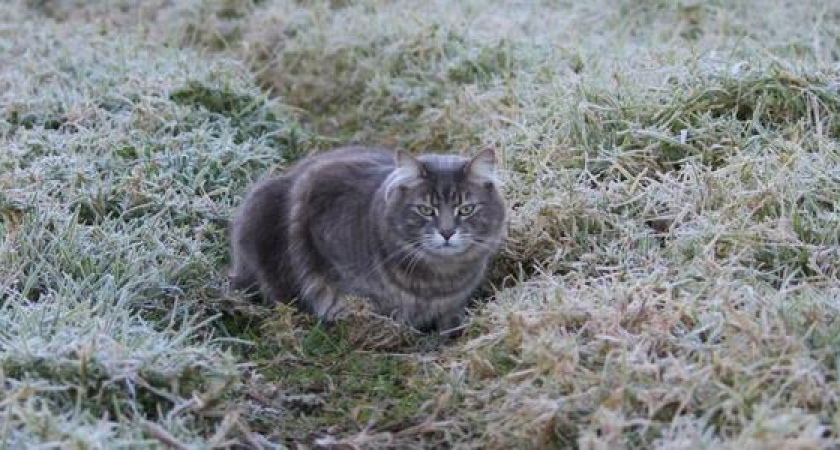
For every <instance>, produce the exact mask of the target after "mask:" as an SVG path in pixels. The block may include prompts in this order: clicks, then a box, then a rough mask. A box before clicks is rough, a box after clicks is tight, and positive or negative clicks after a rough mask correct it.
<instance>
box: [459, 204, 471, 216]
mask: <svg viewBox="0 0 840 450" xmlns="http://www.w3.org/2000/svg"><path fill="white" fill-rule="evenodd" d="M473 214H475V205H461V206H459V207H458V215H459V216H461V217H469V216H471V215H473Z"/></svg>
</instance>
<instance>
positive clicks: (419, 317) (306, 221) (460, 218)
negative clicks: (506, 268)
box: [231, 147, 505, 331]
mask: <svg viewBox="0 0 840 450" xmlns="http://www.w3.org/2000/svg"><path fill="white" fill-rule="evenodd" d="M495 169H496V157H495V154H494V152H493V151H492V150H490V149H486V150H484V151H482V152H480V153H479V154H478V155H476V156H475V157H473V158H472V159H467V158H463V157H459V156H454V155H436V154H429V155H423V156H419V157H414V156H411V155H409V154H408V153H405V152H402V151H397V152H396V153H394V152H391V151H386V150H381V149H372V148H364V147H345V148H342V149H338V150H334V151H331V152H326V153H321V154H316V155H314V156H311V157H309V158H306V159H304V160H302V161H301V162H299V163H298V164H297V165H295V166H293V167H292V168H290V169H289V170H288V171H287V172H286V173H285V174H284V175H283V176H281V177H279V178H272V179H268V180H265V181H262V182H261V183H258V184H257V185H256V186H255V187H254V188H253V189H252V190H251V192H250V193H249V194H248V195H247V197H246V198H245V200H244V203H243V204H242V205H241V207H240V208H239V210H238V211H237V214H236V217H235V219H234V221H233V227H232V233H231V241H232V246H233V249H232V252H233V261H234V264H233V268H232V272H231V277H232V284H233V286H234V287H235V288H238V289H248V288H252V287H258V288H259V290H260V291H261V292H262V295H263V298H264V299H266V300H268V301H283V302H288V301H291V300H292V299H294V298H297V302H298V304H299V305H300V306H302V307H304V308H305V309H307V310H309V311H310V312H312V313H314V314H315V315H316V316H318V317H319V318H320V319H321V320H324V321H327V322H329V321H332V320H334V319H335V317H336V315H337V314H338V313H339V312H340V311H341V310H342V307H343V303H344V301H343V296H345V295H347V294H353V295H356V296H360V297H364V298H367V299H369V300H370V301H371V302H372V303H373V305H374V307H375V309H376V310H377V311H378V312H379V313H380V314H384V315H388V316H391V317H393V318H394V319H395V320H398V321H401V322H403V323H407V324H409V325H412V326H414V327H416V328H418V329H421V330H424V331H430V330H433V329H437V330H440V331H443V330H448V329H451V328H454V327H456V326H457V325H459V324H460V322H461V319H462V316H463V313H464V307H465V305H466V303H467V301H468V300H469V298H470V296H471V294H472V293H473V291H474V290H475V289H476V288H477V287H478V285H479V284H480V283H481V282H482V280H483V278H484V276H485V272H486V269H487V266H488V263H489V261H490V260H491V258H492V257H493V256H494V255H495V254H496V253H497V251H498V249H499V247H500V245H501V242H502V240H503V235H504V222H505V205H504V201H503V199H502V197H501V195H500V193H499V190H498V183H497V180H496V176H495Z"/></svg>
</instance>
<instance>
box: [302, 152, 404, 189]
mask: <svg viewBox="0 0 840 450" xmlns="http://www.w3.org/2000/svg"><path fill="white" fill-rule="evenodd" d="M394 167H395V165H394V155H393V153H392V152H391V151H388V150H385V149H379V148H375V147H359V146H349V147H342V148H339V149H336V150H332V151H328V152H323V153H317V154H315V155H312V156H309V157H307V158H306V159H304V160H302V161H301V162H300V163H298V164H297V165H295V166H293V167H291V168H290V169H289V170H288V171H287V172H286V175H285V178H286V179H287V180H289V182H290V183H291V184H292V185H293V186H294V190H295V191H296V192H298V193H300V194H301V195H304V196H306V197H309V196H312V195H318V194H319V193H321V194H323V195H339V196H344V195H352V194H353V193H364V194H372V193H373V192H374V191H375V190H376V189H377V188H378V187H379V185H380V184H381V183H382V181H383V180H384V179H385V178H386V177H387V176H388V174H389V173H390V172H391V171H392V170H394Z"/></svg>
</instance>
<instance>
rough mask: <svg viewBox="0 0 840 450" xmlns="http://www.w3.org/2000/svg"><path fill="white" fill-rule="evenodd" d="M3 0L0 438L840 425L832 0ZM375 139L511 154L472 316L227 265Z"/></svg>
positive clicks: (375, 441)
mask: <svg viewBox="0 0 840 450" xmlns="http://www.w3.org/2000/svg"><path fill="white" fill-rule="evenodd" d="M138 3H139V4H140V5H139V6H138ZM0 6H2V7H0V303H1V304H2V306H0V448H103V449H104V448H109V449H110V448H123V447H130V448H145V447H164V448H166V447H168V448H178V449H181V448H225V447H232V446H245V447H253V448H260V447H263V448H283V447H291V448H294V447H295V446H303V447H304V448H307V447H308V448H313V447H317V446H322V447H330V446H333V447H332V448H382V447H386V448H433V447H438V448H446V447H455V448H567V447H578V448H584V449H606V448H610V449H611V448H683V449H696V448H738V449H749V448H756V449H758V448H762V449H764V448H800V449H810V448H829V447H832V446H835V445H837V444H838V443H840V405H838V401H840V143H838V139H840V3H838V2H833V1H829V0H824V1H817V0H799V1H796V2H790V1H785V0H766V1H763V0H731V1H723V0H717V1H709V2H702V1H694V0H681V1H673V2H672V1H666V0H636V1H631V0H595V1H593V2H573V1H564V0H556V1H549V0H543V1H512V0H510V1H507V0H494V1H481V0H464V1H459V2H447V1H443V0H432V1H428V2H411V1H408V0H392V1H379V2H374V1H352V0H345V1H342V0H331V1H326V0H324V1H312V2H303V1H292V0H260V1H257V0H253V1H251V0H240V1H232V0H231V1H228V0H188V1H179V2H171V1H167V0H151V1H147V2H132V1H128V0H113V1H110V0H95V1H81V0H25V1H23V0H21V1H18V0H6V1H4V2H2V5H0ZM351 142H361V143H370V144H386V145H392V146H398V147H401V148H406V149H409V150H412V151H416V152H422V151H446V152H459V153H463V154H471V153H473V152H475V151H477V149H479V148H480V147H481V146H486V145H490V146H493V147H494V148H496V149H497V150H498V153H499V154H500V155H501V156H502V168H503V171H502V176H503V179H504V182H505V188H504V189H505V195H506V198H507V200H508V203H509V207H510V225H509V230H510V231H509V239H508V242H507V243H506V246H505V249H504V251H503V253H502V255H501V256H500V257H499V258H498V261H497V263H496V264H495V266H494V268H493V271H492V274H491V277H490V279H489V280H488V283H487V284H486V286H484V287H483V288H482V291H481V292H480V293H479V294H478V295H477V297H476V302H475V304H474V305H473V306H472V308H471V314H470V318H469V322H468V325H467V328H466V329H465V332H464V335H463V336H461V337H459V338H458V339H456V340H454V341H452V342H446V341H442V340H440V339H437V338H435V337H433V336H423V335H419V334H417V333H415V332H413V331H412V330H409V329H405V328H402V327H399V326H397V325H395V324H392V323H387V322H383V321H382V320H379V319H377V318H374V317H368V316H366V315H365V314H364V313H363V312H360V313H359V314H357V315H355V316H352V317H349V318H347V319H346V320H344V321H342V322H339V323H338V324H337V325H336V326H334V327H331V328H323V327H321V326H319V325H317V324H315V323H314V322H313V320H312V319H311V318H310V317H308V316H306V315H303V314H299V313H297V312H296V311H295V310H294V309H292V308H290V307H288V306H283V305H277V306H276V307H268V306H262V305H259V304H255V303H249V302H248V301H247V300H246V299H244V298H242V297H241V296H240V295H238V294H237V293H235V292H231V291H230V290H229V288H228V287H227V283H226V279H225V275H224V274H225V270H226V266H227V264H228V263H229V259H228V254H227V248H228V238H227V221H228V218H229V217H230V214H231V212H232V210H233V208H234V207H235V206H236V205H237V204H238V202H239V201H240V200H241V199H242V196H243V194H244V193H245V190H246V189H247V186H248V185H249V184H250V183H252V182H254V181H255V180H257V179H259V178H260V177H262V176H264V175H266V174H268V173H272V172H281V171H282V170H283V168H284V167H286V166H287V165H288V164H289V163H291V162H293V161H294V160H296V159H297V158H300V157H302V156H304V155H306V154H309V153H312V152H316V151H323V150H326V149H329V148H331V147H333V146H336V145H339V144H344V143H351Z"/></svg>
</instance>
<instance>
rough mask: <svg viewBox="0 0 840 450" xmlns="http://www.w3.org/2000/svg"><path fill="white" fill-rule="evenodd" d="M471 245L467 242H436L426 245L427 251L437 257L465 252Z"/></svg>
mask: <svg viewBox="0 0 840 450" xmlns="http://www.w3.org/2000/svg"><path fill="white" fill-rule="evenodd" d="M469 247H470V246H469V244H468V243H466V242H458V243H452V242H445V243H434V244H430V245H427V246H426V252H428V253H430V254H432V255H433V256H437V257H451V256H458V255H461V254H463V253H465V252H466V251H467V250H468V249H469Z"/></svg>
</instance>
